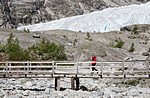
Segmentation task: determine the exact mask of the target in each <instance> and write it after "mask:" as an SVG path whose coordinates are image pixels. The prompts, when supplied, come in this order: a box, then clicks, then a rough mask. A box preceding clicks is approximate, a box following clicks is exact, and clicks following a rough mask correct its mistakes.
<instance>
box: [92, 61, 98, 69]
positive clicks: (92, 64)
mask: <svg viewBox="0 0 150 98" xmlns="http://www.w3.org/2000/svg"><path fill="white" fill-rule="evenodd" d="M95 65H96V63H93V64H92V66H95ZM94 70H95V71H97V69H96V68H95V67H92V71H94Z"/></svg>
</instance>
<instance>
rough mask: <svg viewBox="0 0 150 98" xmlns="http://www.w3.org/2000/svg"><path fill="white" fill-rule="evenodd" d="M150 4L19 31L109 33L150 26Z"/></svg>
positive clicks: (67, 19) (101, 12)
mask: <svg viewBox="0 0 150 98" xmlns="http://www.w3.org/2000/svg"><path fill="white" fill-rule="evenodd" d="M149 9H150V2H148V3H146V4H140V5H129V6H123V7H116V8H108V9H104V10H102V11H95V12H93V13H90V14H85V15H80V16H74V17H68V18H62V19H60V20H56V21H51V22H48V23H40V24H35V25H29V26H22V27H19V28H18V30H24V29H29V30H30V31H45V30H54V29H65V30H72V31H82V32H108V31H113V30H119V29H120V28H121V27H123V26H127V25H133V24H150V10H149Z"/></svg>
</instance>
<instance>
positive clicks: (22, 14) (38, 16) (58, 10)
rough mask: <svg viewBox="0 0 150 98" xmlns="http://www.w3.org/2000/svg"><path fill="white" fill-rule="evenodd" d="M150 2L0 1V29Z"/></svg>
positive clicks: (145, 0) (116, 0)
mask: <svg viewBox="0 0 150 98" xmlns="http://www.w3.org/2000/svg"><path fill="white" fill-rule="evenodd" d="M148 1H150V0H0V9H1V11H0V16H1V17H0V24H1V25H0V27H4V28H16V27H18V25H26V24H35V23H40V22H46V21H51V20H56V19H60V18H64V17H70V16H76V15H82V14H86V13H90V12H93V11H99V10H102V9H105V8H108V7H117V6H123V5H130V4H141V3H145V2H148Z"/></svg>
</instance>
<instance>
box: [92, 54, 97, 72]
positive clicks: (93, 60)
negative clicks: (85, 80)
mask: <svg viewBox="0 0 150 98" xmlns="http://www.w3.org/2000/svg"><path fill="white" fill-rule="evenodd" d="M91 64H92V66H95V65H96V56H92V63H91ZM94 70H95V71H97V69H96V68H95V67H92V71H94Z"/></svg>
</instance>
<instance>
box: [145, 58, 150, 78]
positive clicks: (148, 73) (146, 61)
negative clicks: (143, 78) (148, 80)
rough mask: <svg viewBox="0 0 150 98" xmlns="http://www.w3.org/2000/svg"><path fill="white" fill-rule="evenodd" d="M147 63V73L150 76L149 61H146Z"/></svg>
mask: <svg viewBox="0 0 150 98" xmlns="http://www.w3.org/2000/svg"><path fill="white" fill-rule="evenodd" d="M145 63H146V73H147V75H148V77H150V74H149V62H148V61H146V62H145Z"/></svg>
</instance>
